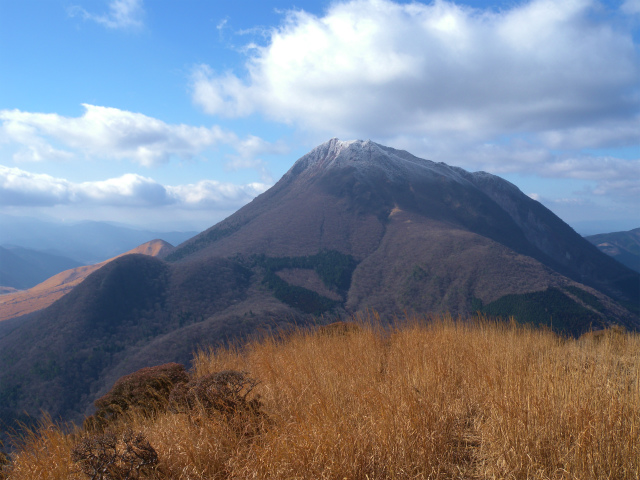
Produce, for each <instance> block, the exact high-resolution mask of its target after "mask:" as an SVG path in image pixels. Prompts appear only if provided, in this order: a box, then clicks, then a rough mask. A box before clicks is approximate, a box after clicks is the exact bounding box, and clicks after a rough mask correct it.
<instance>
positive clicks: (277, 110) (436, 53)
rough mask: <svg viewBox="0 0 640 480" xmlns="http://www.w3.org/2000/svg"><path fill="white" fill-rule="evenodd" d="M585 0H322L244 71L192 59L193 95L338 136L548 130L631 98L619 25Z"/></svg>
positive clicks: (637, 68) (628, 42)
mask: <svg viewBox="0 0 640 480" xmlns="http://www.w3.org/2000/svg"><path fill="white" fill-rule="evenodd" d="M596 7H597V4H596V3H595V2H594V1H591V0H567V1H563V2H557V1H555V0H536V1H532V2H529V3H526V4H523V5H519V6H516V7H514V8H513V9H511V10H505V11H501V12H498V13H496V12H489V11H482V10H477V9H471V8H469V7H464V6H459V5H456V4H454V3H449V2H445V1H436V2H434V3H432V4H429V5H425V4H421V3H410V4H397V3H393V2H391V1H388V0H351V1H348V2H341V3H334V4H332V6H331V7H330V8H329V10H328V11H327V12H326V14H325V15H324V16H322V17H317V16H314V15H311V14H308V13H306V12H304V11H292V12H289V13H288V14H287V16H286V18H285V21H284V23H283V24H282V25H281V26H280V27H279V28H277V29H274V30H273V31H272V32H271V36H270V37H269V39H268V43H267V45H266V46H263V47H257V48H255V49H253V50H252V52H254V53H253V56H251V57H250V58H249V60H248V61H247V64H246V67H247V70H248V75H247V76H246V77H245V78H240V77H238V76H236V75H234V74H232V73H231V72H222V73H221V72H214V71H213V70H211V68H209V67H208V66H200V67H198V68H197V69H196V71H195V73H194V77H193V99H194V101H195V102H196V103H197V104H199V105H201V106H202V108H203V109H204V110H205V111H207V112H209V113H211V114H216V115H223V116H244V115H248V114H251V113H253V112H259V113H262V114H264V115H266V116H268V117H270V118H273V119H276V120H279V121H282V122H287V123H291V124H295V125H297V126H300V127H303V128H307V129H310V130H315V131H321V132H329V133H331V135H334V134H336V135H339V136H347V137H351V136H361V135H362V134H363V133H365V136H367V137H378V138H380V137H391V136H393V135H398V134H411V135H416V136H435V135H450V134H460V133H462V134H465V135H470V136H475V137H486V136H488V135H493V134H495V133H497V132H499V133H505V132H519V131H534V132H539V131H546V130H558V129H563V128H572V127H575V126H576V125H594V124H595V125H599V124H600V122H601V121H602V120H603V119H606V120H608V121H611V120H612V119H618V120H619V121H624V119H626V118H627V117H628V116H629V114H630V111H637V109H638V95H637V93H638V82H639V81H640V64H639V62H638V55H637V52H636V49H635V47H634V44H633V41H632V38H631V36H630V35H629V34H628V33H625V32H624V31H617V30H616V29H615V28H614V27H613V25H610V24H607V23H599V22H597V21H596V20H594V16H592V15H591V13H592V10H593V9H594V8H596Z"/></svg>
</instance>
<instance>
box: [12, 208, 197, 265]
mask: <svg viewBox="0 0 640 480" xmlns="http://www.w3.org/2000/svg"><path fill="white" fill-rule="evenodd" d="M0 225H2V228H0V245H18V246H20V247H23V248H30V249H34V250H38V251H43V252H48V253H52V254H55V255H61V256H64V257H68V258H72V259H74V260H76V261H77V262H79V263H80V264H83V265H92V264H94V263H99V262H102V261H104V260H107V259H108V258H112V257H115V256H116V255H119V254H121V253H122V252H126V251H128V250H131V249H133V248H135V247H136V246H138V245H141V244H143V243H145V242H148V241H150V240H153V239H154V238H162V239H164V240H166V241H167V242H169V243H171V244H172V245H178V244H179V243H181V242H183V241H185V240H187V239H188V238H190V237H192V236H193V235H195V234H196V233H197V232H158V231H150V230H144V229H134V228H129V227H124V226H120V225H114V224H111V223H106V222H94V221H84V222H78V223H72V224H66V223H56V222H49V221H44V220H39V219H35V218H29V217H14V216H11V215H0ZM67 268H70V267H67ZM59 271H60V270H59Z"/></svg>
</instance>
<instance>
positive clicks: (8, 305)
mask: <svg viewBox="0 0 640 480" xmlns="http://www.w3.org/2000/svg"><path fill="white" fill-rule="evenodd" d="M173 248H174V247H173V246H172V245H171V244H169V243H167V242H165V241H164V240H152V241H150V242H147V243H144V244H142V245H140V246H138V247H136V248H134V249H133V250H130V251H128V252H126V253H123V254H122V255H118V256H116V257H113V258H110V259H109V260H105V261H104V262H101V263H97V264H95V265H85V266H82V267H78V268H72V269H70V270H65V271H64V272H61V273H59V274H57V275H54V276H53V277H51V278H49V279H47V280H45V281H44V282H42V283H40V284H38V285H36V286H35V287H33V288H30V289H28V290H23V291H17V292H13V293H8V294H5V295H2V296H0V321H2V320H8V319H10V318H15V317H19V316H21V315H26V314H28V313H32V312H36V311H38V310H42V309H43V308H46V307H48V306H49V305H51V304H52V303H53V302H55V301H56V300H58V299H59V298H61V297H62V296H64V295H66V294H67V293H69V292H70V291H71V290H72V289H73V288H74V287H76V286H77V285H78V284H79V283H81V282H82V281H84V279H85V278H87V277H88V276H89V275H91V274H92V273H93V272H95V271H96V270H98V269H99V268H102V267H103V266H104V265H106V264H107V263H109V262H112V261H113V260H115V259H116V258H119V257H121V256H123V255H129V254H133V253H140V254H142V255H149V256H152V257H156V256H163V255H166V254H167V253H169V252H170V251H171V250H173Z"/></svg>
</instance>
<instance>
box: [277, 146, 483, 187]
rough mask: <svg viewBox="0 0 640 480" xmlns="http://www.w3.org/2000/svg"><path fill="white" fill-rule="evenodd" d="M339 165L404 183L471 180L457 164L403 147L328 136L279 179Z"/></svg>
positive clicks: (308, 175) (363, 175)
mask: <svg viewBox="0 0 640 480" xmlns="http://www.w3.org/2000/svg"><path fill="white" fill-rule="evenodd" d="M342 169H345V170H346V169H348V170H349V174H350V175H354V176H355V177H359V178H368V179H371V178H374V177H377V178H386V179H387V180H391V181H398V180H400V181H403V182H404V183H406V182H411V181H412V180H415V179H416V178H422V179H429V180H431V181H433V180H448V181H454V182H456V183H459V184H463V185H469V184H470V183H473V178H472V177H471V176H470V175H471V174H469V172H467V171H465V170H463V169H461V168H458V167H451V166H449V165H447V164H445V163H436V162H433V161H431V160H425V159H422V158H418V157H416V156H414V155H412V154H410V153H409V152H407V151H405V150H396V149H395V148H391V147H386V146H384V145H380V144H378V143H375V142H372V141H371V140H348V141H344V140H340V139H338V138H332V139H331V140H329V141H327V142H325V143H323V144H321V145H319V146H317V147H316V148H314V149H313V150H311V151H310V152H309V153H308V154H306V155H305V156H303V157H302V158H300V159H299V160H298V161H297V162H296V163H295V164H294V165H293V167H292V168H291V169H290V170H289V171H288V172H287V173H286V174H285V176H284V177H283V181H284V182H285V183H288V182H289V181H290V180H293V178H297V179H311V178H312V177H318V176H322V175H324V174H327V173H329V172H330V171H336V170H342Z"/></svg>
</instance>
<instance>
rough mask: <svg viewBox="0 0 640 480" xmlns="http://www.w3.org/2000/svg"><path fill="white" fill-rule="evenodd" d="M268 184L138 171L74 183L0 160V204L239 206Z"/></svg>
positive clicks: (48, 205) (228, 207)
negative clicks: (169, 179) (176, 179)
mask: <svg viewBox="0 0 640 480" xmlns="http://www.w3.org/2000/svg"><path fill="white" fill-rule="evenodd" d="M269 186H270V185H267V184H263V183H249V184H246V185H234V184H230V183H224V182H217V181H214V180H202V181H200V182H198V183H195V184H189V185H177V186H170V185H167V186H165V185H161V184H159V183H157V182H156V181H154V180H153V179H151V178H148V177H143V176H141V175H136V174H125V175H122V176H120V177H117V178H110V179H107V180H103V181H96V182H82V183H73V182H69V181H68V180H65V179H61V178H55V177H52V176H50V175H44V174H36V173H31V172H27V171H25V170H21V169H19V168H9V167H4V166H2V165H0V204H1V205H2V206H3V207H16V206H46V207H53V206H56V205H77V206H82V207H86V206H116V207H125V208H131V207H154V208H155V207H162V206H172V207H178V208H188V209H208V208H211V207H214V208H218V209H222V208H224V209H236V208H239V207H240V206H242V205H244V204H245V203H247V202H248V201H250V200H251V199H252V198H254V197H255V196H257V195H259V194H260V193H262V192H263V191H265V190H266V189H267V188H269Z"/></svg>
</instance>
